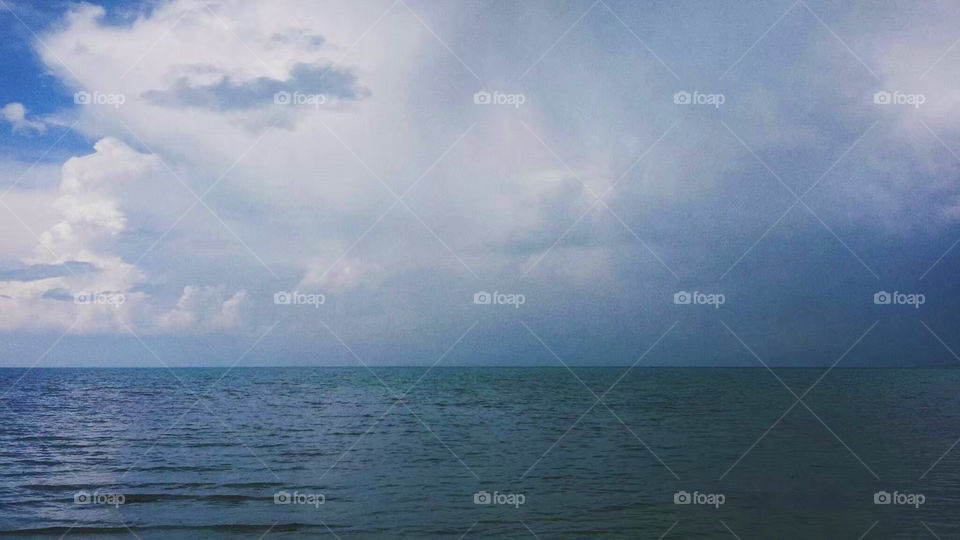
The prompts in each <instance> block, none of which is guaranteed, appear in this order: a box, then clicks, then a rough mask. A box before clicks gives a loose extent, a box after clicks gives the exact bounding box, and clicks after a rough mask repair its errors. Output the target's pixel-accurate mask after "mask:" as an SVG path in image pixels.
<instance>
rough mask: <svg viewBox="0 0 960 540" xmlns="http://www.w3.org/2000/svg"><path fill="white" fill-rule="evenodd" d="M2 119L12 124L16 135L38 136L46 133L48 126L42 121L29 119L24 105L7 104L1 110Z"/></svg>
mask: <svg viewBox="0 0 960 540" xmlns="http://www.w3.org/2000/svg"><path fill="white" fill-rule="evenodd" d="M0 118H3V120H4V121H5V122H7V123H8V124H10V129H11V130H12V131H13V132H14V133H23V134H37V133H45V132H46V131H47V126H46V124H45V123H44V122H42V121H40V120H35V119H34V120H31V119H29V118H27V108H26V107H24V106H23V104H22V103H16V102H13V103H7V104H6V105H4V106H3V108H0Z"/></svg>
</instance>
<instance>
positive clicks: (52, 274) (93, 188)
mask: <svg viewBox="0 0 960 540" xmlns="http://www.w3.org/2000/svg"><path fill="white" fill-rule="evenodd" d="M160 172H161V165H160V162H159V160H158V159H157V157H156V156H154V155H151V154H145V153H140V152H137V151H136V150H134V149H132V148H130V147H129V146H127V145H126V144H125V143H123V142H121V141H119V140H117V139H113V138H106V139H102V140H100V141H98V142H97V143H96V144H94V153H92V154H89V155H86V156H81V157H74V158H71V159H70V160H68V161H67V162H66V163H65V164H64V165H63V167H62V173H61V181H60V185H59V186H58V189H57V195H56V197H55V198H54V199H53V203H52V206H53V207H54V208H55V209H56V210H57V212H58V213H59V216H60V218H59V221H57V222H56V223H54V224H53V225H52V226H50V227H49V228H48V229H47V230H45V231H43V232H42V233H40V235H39V245H38V246H37V247H36V248H35V249H34V251H33V253H32V254H31V255H29V256H26V257H24V258H22V259H21V260H18V261H14V262H13V263H12V264H8V265H7V266H8V268H7V269H5V270H3V271H2V272H0V302H2V303H3V306H2V309H0V312H2V314H0V329H4V330H14V329H32V330H43V329H55V330H61V331H64V330H67V329H72V331H74V332H80V333H101V332H126V331H127V330H128V329H131V328H132V329H135V330H136V331H139V332H143V333H158V332H159V333H164V332H194V331H198V330H207V331H220V330H227V329H230V328H233V327H235V326H236V325H237V324H239V321H240V310H241V308H242V304H243V300H244V299H245V298H246V293H245V292H243V291H240V292H237V293H235V294H233V295H232V296H230V297H229V298H227V299H226V300H221V301H219V302H215V298H214V296H213V293H214V292H216V293H221V292H222V290H221V289H220V288H209V287H195V286H187V287H186V288H185V289H184V293H183V295H182V296H181V297H180V299H179V300H177V302H176V305H175V307H174V308H173V309H169V310H167V309H166V308H165V307H164V303H165V302H164V300H163V298H162V297H161V298H156V297H154V296H152V295H150V294H148V293H146V292H143V290H141V289H142V286H143V285H145V284H147V283H148V276H147V274H146V272H145V271H144V270H143V269H142V268H140V267H138V266H136V265H135V264H131V263H129V262H127V261H125V260H124V259H123V258H122V257H121V256H120V255H119V254H118V243H117V241H118V239H119V238H120V237H121V235H123V234H127V233H129V232H131V231H130V228H131V226H133V227H140V226H142V225H143V224H145V223H150V222H151V221H152V220H154V219H157V218H156V217H150V216H149V215H147V214H149V213H151V212H153V213H157V212H159V213H160V214H161V215H163V214H167V217H166V219H169V214H171V212H170V211H169V210H170V208H169V207H167V208H164V205H163V204H162V203H161V204H151V203H152V202H153V201H157V202H159V201H164V199H162V198H161V197H159V196H158V193H164V192H167V191H168V190H169V187H171V186H170V185H169V181H168V182H166V184H167V185H166V186H164V185H163V184H162V183H161V182H160V179H161V178H162V176H161V175H160V174H159V173H160ZM164 202H166V203H167V204H169V203H170V200H166V201H164ZM130 209H133V210H137V211H138V212H137V213H136V214H134V216H135V217H134V219H132V220H131V219H128V216H127V210H130ZM65 300H71V301H70V302H66V301H65Z"/></svg>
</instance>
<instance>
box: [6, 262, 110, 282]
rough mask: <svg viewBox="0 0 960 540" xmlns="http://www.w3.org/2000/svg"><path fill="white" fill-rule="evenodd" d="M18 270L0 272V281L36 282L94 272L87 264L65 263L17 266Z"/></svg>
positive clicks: (90, 265) (94, 268)
mask: <svg viewBox="0 0 960 540" xmlns="http://www.w3.org/2000/svg"><path fill="white" fill-rule="evenodd" d="M17 266H19V268H12V269H5V270H0V281H36V280H38V279H48V278H52V277H63V276H67V275H71V274H82V273H85V272H92V271H94V270H96V266H94V265H93V264H91V263H88V262H80V261H66V262H64V263H63V264H33V265H30V266H26V265H23V264H18V265H17Z"/></svg>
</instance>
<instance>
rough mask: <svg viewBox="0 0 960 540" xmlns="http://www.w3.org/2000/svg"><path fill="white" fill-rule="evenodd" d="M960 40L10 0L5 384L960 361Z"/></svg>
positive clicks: (0, 269)
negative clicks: (95, 369) (90, 374)
mask: <svg viewBox="0 0 960 540" xmlns="http://www.w3.org/2000/svg"><path fill="white" fill-rule="evenodd" d="M958 17H960V15H958V14H957V13H956V10H955V9H953V7H952V6H951V4H950V3H949V2H927V3H924V4H923V5H921V6H917V5H916V4H915V3H913V2H887V3H885V4H884V5H883V6H882V7H877V6H875V5H873V4H872V3H867V2H853V3H850V2H829V1H817V0H809V1H799V2H715V3H709V4H706V5H705V4H704V3H702V2H682V1H681V2H676V1H671V2H617V1H610V0H603V1H597V2H590V1H588V2H564V3H560V4H557V3H554V2H524V3H513V2H459V3H445V2H417V1H413V0H410V1H406V0H405V1H399V0H398V1H396V2H369V3H363V4H357V3H355V2H343V3H340V2H324V3H320V4H317V3H312V2H294V1H290V2H276V3H269V4H259V3H246V2H229V1H222V2H209V1H200V0H176V1H170V2H145V3H136V2H106V3H93V4H76V3H69V2H50V3H45V4H44V5H43V6H42V7H37V6H35V5H33V4H32V3H26V2H16V1H11V0H4V3H3V5H0V29H2V31H3V33H4V35H5V36H8V37H7V39H5V40H3V43H2V44H0V47H2V51H0V52H2V54H0V73H2V77H0V107H2V115H0V188H2V190H3V191H2V192H0V193H3V195H2V198H0V201H2V202H3V205H0V227H2V228H3V230H4V231H5V232H7V234H4V235H3V237H4V238H3V239H2V240H0V336H2V339H0V365H9V366H24V365H25V366H30V365H35V364H36V365H38V366H58V365H78V366H80V365H82V366H88V365H96V366H101V365H122V366H147V365H150V366H155V365H163V364H168V365H230V364H233V363H234V362H239V363H241V364H256V365H301V364H309V365H325V364H346V365H356V364H357V363H358V362H360V361H363V362H366V363H369V364H375V365H388V364H401V365H406V364H426V365H429V364H432V363H433V362H434V361H437V360H438V359H440V358H442V360H441V362H442V364H443V365H457V364H459V365H463V364H469V365H478V364H510V365H530V364H537V365H560V361H563V362H566V363H570V364H590V365H610V364H627V365H628V364H631V363H633V362H635V361H637V360H638V359H639V358H641V357H642V360H640V361H641V362H642V363H643V364H648V365H737V366H740V365H743V366H747V365H749V366H758V365H760V363H761V361H762V362H765V363H769V364H771V365H831V364H833V363H834V362H835V361H837V360H838V359H840V360H841V363H840V364H839V365H867V366H886V365H904V366H915V365H951V364H954V363H956V362H960V358H957V357H956V356H955V355H954V354H953V353H952V351H951V350H953V351H956V350H960V342H958V341H957V340H956V339H955V336H953V335H952V334H951V332H950V329H951V328H955V327H956V323H957V322H958V317H957V309H956V307H955V306H956V302H957V301H958V300H960V291H958V289H957V286H956V284H955V283H956V280H955V279H954V276H955V274H956V268H957V263H958V257H960V248H957V249H954V245H955V242H956V241H957V239H958V238H960V226H958V220H960V198H958V193H957V188H958V172H960V132H958V130H957V127H956V126H957V125H958V123H957V119H958V116H960V91H958V90H957V89H956V85H955V81H956V80H957V74H958V70H960V46H958V38H960V32H958V31H957V30H956V28H957V27H958V25H957V22H958V20H957V19H958ZM878 92H879V94H878ZM485 93H488V94H485ZM687 94H689V98H690V101H691V103H686V102H685V100H686V95H687ZM487 96H489V102H487V100H488V97H487ZM887 98H889V103H888V102H887ZM294 291H296V292H297V293H299V295H296V296H294V297H292V298H293V300H292V301H291V302H290V303H289V304H288V303H284V301H283V298H284V295H283V293H284V292H291V293H292V292H294ZM484 291H485V292H490V293H493V292H498V293H501V294H500V295H496V296H492V297H491V298H492V300H491V303H489V304H486V303H475V295H476V294H477V293H481V292H484ZM683 291H686V292H689V293H694V292H698V293H701V294H698V295H691V296H690V298H691V299H692V300H691V302H690V303H684V302H683V299H684V298H685V296H684V295H683V294H680V296H679V297H676V298H675V295H676V294H677V293H682V292H683ZM883 291H886V292H889V293H894V292H897V293H900V294H898V295H892V294H891V301H890V303H884V298H885V297H884V295H883V294H881V295H880V296H879V297H877V299H875V295H876V294H877V293H882V292H883ZM278 295H279V296H278ZM511 295H512V296H511ZM516 295H522V298H523V303H522V304H520V305H517V302H516V299H517V298H518V297H517V296H516ZM718 295H722V296H718ZM917 295H922V296H917ZM484 298H485V296H484V295H482V294H481V295H480V296H479V297H478V299H479V301H481V302H482V301H483V299H484ZM511 298H512V299H513V301H512V302H513V303H509V302H511V301H510V300H509V299H511ZM719 298H722V300H718V299H719ZM918 298H919V299H920V300H917V299H918ZM320 299H322V301H323V302H322V303H320ZM678 302H679V303H678ZM702 302H712V303H702ZM719 302H722V304H720V305H719V307H717V305H716V304H717V303H719ZM877 302H879V303H877ZM919 302H922V304H919ZM918 304H919V305H918ZM652 345H653V348H651V346H652ZM853 345H855V347H853V348H851V346H853ZM648 349H649V352H647V353H646V354H644V353H645V352H646V351H648ZM848 349H850V351H849V352H847V351H848ZM845 353H846V354H845Z"/></svg>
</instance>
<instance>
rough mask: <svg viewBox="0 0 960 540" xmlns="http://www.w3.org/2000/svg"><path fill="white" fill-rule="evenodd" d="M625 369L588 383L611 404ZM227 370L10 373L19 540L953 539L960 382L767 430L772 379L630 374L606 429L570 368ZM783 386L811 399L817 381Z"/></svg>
mask: <svg viewBox="0 0 960 540" xmlns="http://www.w3.org/2000/svg"><path fill="white" fill-rule="evenodd" d="M625 369H626V368H575V372H576V374H577V375H578V376H579V377H580V378H581V379H582V381H583V383H584V384H585V385H586V387H589V388H590V389H592V390H593V392H595V393H596V395H598V396H599V395H603V394H604V392H605V391H606V390H607V389H608V388H609V387H610V386H611V385H613V383H614V382H615V381H616V380H617V379H618V378H620V377H621V376H622V375H623V373H624V370H625ZM224 371H225V369H224V368H217V369H214V368H211V369H178V370H174V371H173V372H171V371H169V370H166V369H134V370H119V369H118V370H111V369H89V370H88V369H37V370H33V371H29V372H26V370H24V369H2V370H0V389H2V390H3V391H6V390H7V389H8V388H11V385H14V382H15V381H17V380H18V379H19V378H20V377H21V376H23V378H22V379H21V380H19V382H17V383H16V384H15V385H14V386H13V387H12V390H10V391H9V392H8V393H7V394H6V395H5V396H4V397H3V399H2V404H3V405H5V406H3V407H0V530H2V531H4V533H5V534H3V536H13V537H21V538H31V537H36V538H60V537H61V536H62V535H64V533H66V538H108V537H116V538H120V537H128V538H132V536H130V535H131V532H133V533H134V534H135V535H136V536H137V537H139V538H142V539H150V538H251V539H258V538H261V537H263V535H264V534H265V533H266V536H265V538H268V539H269V538H275V539H284V538H308V537H310V538H312V537H324V536H326V537H330V538H334V536H333V535H336V536H337V537H340V538H343V539H350V538H356V539H364V538H460V537H461V536H462V535H464V534H465V533H466V536H465V538H494V537H496V538H534V536H533V535H534V534H535V535H536V536H537V537H539V538H544V539H546V538H658V537H660V536H661V535H663V534H664V533H667V532H668V531H669V533H668V534H667V536H666V538H724V537H726V538H734V535H736V536H738V537H740V538H743V539H747V538H852V539H856V538H859V537H861V535H863V534H864V533H865V532H867V531H868V530H869V531H870V532H869V534H868V535H867V536H866V538H901V537H902V538H924V537H929V538H933V536H932V535H931V533H930V532H928V531H927V527H929V529H930V530H931V531H933V532H934V533H935V534H936V535H938V536H939V537H941V538H947V537H951V536H956V535H958V534H960V512H958V509H960V445H957V448H955V449H954V451H953V452H950V453H948V454H946V456H945V457H943V458H942V460H940V461H939V463H938V464H937V465H936V466H935V467H933V468H932V469H931V466H932V465H933V464H934V463H935V462H937V460H938V459H939V458H940V457H941V456H942V455H943V454H944V452H946V451H947V449H948V448H950V447H951V445H953V444H954V443H955V441H957V439H958V438H960V415H958V411H960V393H958V392H957V388H958V387H960V386H958V384H960V371H958V370H948V369H940V370H936V369H932V370H921V369H908V370H895V369H836V370H833V371H831V372H830V373H829V374H828V375H827V376H826V377H825V378H824V379H823V380H822V381H821V382H820V383H819V384H818V385H817V386H816V387H815V388H814V389H813V390H811V391H810V393H809V394H807V395H806V396H805V397H804V402H805V403H806V406H805V405H804V404H797V405H795V406H794V407H793V408H792V409H791V410H790V412H789V413H788V414H786V416H783V418H782V420H780V422H779V423H778V424H777V425H776V426H775V427H773V428H772V429H769V428H770V426H771V425H772V424H773V423H774V422H775V421H776V420H777V419H778V418H780V417H781V415H783V413H784V412H785V411H787V410H788V409H789V408H790V407H791V406H792V405H794V403H795V401H796V398H795V397H794V396H792V395H791V394H790V393H789V392H788V390H787V389H786V388H784V386H782V385H781V384H780V383H779V382H778V381H777V379H776V378H775V377H774V376H773V375H772V374H771V373H769V372H768V371H766V370H763V369H704V368H691V369H672V368H638V369H635V370H633V371H631V372H629V373H628V374H627V375H626V376H624V377H623V378H622V379H621V380H620V382H619V383H617V384H616V386H614V387H613V389H612V390H610V391H609V393H607V394H606V395H604V396H603V404H597V405H596V406H595V407H593V408H592V409H591V406H592V405H593V404H594V403H595V402H596V398H595V397H594V395H593V394H591V392H590V390H588V389H587V388H586V387H585V386H584V384H581V383H580V382H579V381H578V380H577V379H576V378H575V377H574V375H573V374H571V373H570V372H569V371H567V370H566V369H564V368H556V369H553V368H442V367H441V368H436V369H434V370H432V371H430V372H429V373H427V374H426V375H425V376H423V375H424V372H425V368H375V372H376V374H377V375H378V376H379V378H380V380H378V379H377V378H376V377H374V376H373V375H372V374H371V373H370V372H368V371H366V370H365V369H362V368H358V369H352V368H237V369H234V370H232V371H230V372H229V373H227V374H226V375H225V376H224ZM776 373H777V375H779V376H780V378H782V380H783V381H784V382H785V383H786V384H787V385H788V386H790V388H792V389H793V390H794V392H796V394H797V395H801V394H803V392H804V391H805V390H807V388H808V387H810V385H812V384H813V383H814V382H815V381H816V380H817V379H818V378H819V377H820V375H821V374H822V373H823V370H821V369H778V370H777V371H776ZM222 376H223V378H222V379H221V377H222ZM421 376H423V378H422V379H421V380H419V382H417V381H418V379H420V377H421ZM381 380H382V383H381ZM384 384H385V385H386V386H387V387H389V390H388V389H387V388H385V387H384ZM414 385H415V386H414ZM411 386H413V389H412V390H410V391H409V393H408V394H407V395H406V396H405V397H404V400H403V402H398V401H396V399H395V398H394V396H395V395H399V394H402V393H403V392H404V391H406V390H407V389H408V388H410V387H411ZM604 404H605V405H604ZM807 406H809V408H810V409H811V410H812V411H813V413H815V414H816V416H814V414H813V413H811V412H810V410H808V409H807ZM607 407H609V409H608V408H607ZM588 410H589V412H587V411H588ZM611 410H612V411H613V412H611ZM817 417H819V420H818V418H817ZM578 420H579V422H578ZM821 420H822V422H823V423H821ZM621 421H622V423H621ZM575 422H576V427H574V428H572V429H570V428H571V426H572V425H573V424H574V423H575ZM824 424H826V427H825V426H824ZM768 429H769V432H767V430H768ZM831 431H832V433H831ZM631 432H632V433H631ZM765 432H767V434H766V435H765V436H764V437H763V438H762V439H761V440H760V441H759V442H757V440H758V438H760V437H761V436H762V435H764V433H765ZM564 434H565V435H564ZM561 436H562V439H561V440H560V442H559V443H557V440H558V438H561ZM641 441H642V442H641ZM841 441H842V442H841ZM555 443H556V444H555ZM755 443H756V444H755ZM754 444H755V446H754ZM645 446H646V447H649V450H648V449H647V448H645ZM751 446H753V448H752V449H751V450H750V451H749V452H747V450H748V449H750V448H751ZM745 452H746V455H744V453H745ZM654 454H655V455H654ZM741 456H743V457H742V459H741ZM661 460H662V463H661ZM738 460H739V462H738ZM861 460H862V463H861ZM928 470H929V471H928ZM925 473H926V474H925ZM874 474H875V475H876V476H878V477H879V479H877V478H875V477H874ZM674 475H675V476H674ZM721 477H722V478H721ZM921 477H923V478H922V479H921ZM680 490H684V491H687V492H689V493H691V494H692V493H694V492H697V493H698V494H699V495H700V496H701V497H702V496H705V495H708V494H717V495H722V496H723V499H724V500H723V504H722V505H719V507H717V506H715V505H714V506H710V505H702V504H690V505H682V504H674V494H675V493H676V492H678V491H680ZM880 490H885V491H887V492H890V493H893V492H894V491H897V492H898V493H899V494H900V495H901V497H902V496H904V495H906V494H921V495H923V497H924V502H923V504H922V505H920V506H919V508H917V507H915V506H910V505H904V504H892V505H877V504H874V500H873V499H874V493H875V492H877V491H880ZM81 491H86V492H89V493H90V494H92V495H96V496H98V499H99V502H97V503H91V504H78V503H76V502H75V500H74V498H75V496H76V494H77V493H78V492H81ZM478 491H487V492H489V493H491V494H493V493H494V492H498V494H499V495H501V497H500V498H501V500H504V497H503V496H502V495H504V494H511V495H515V494H519V495H522V497H523V504H522V505H519V506H517V505H516V504H513V505H507V504H489V505H486V504H475V503H474V497H475V493H477V492H478ZM284 492H286V493H290V494H291V497H292V496H293V493H294V492H296V493H297V494H298V495H299V500H300V501H301V502H306V501H307V496H312V497H314V498H312V499H309V501H311V502H313V503H315V504H276V503H275V497H276V496H280V497H282V496H283V493H284ZM113 494H118V495H122V497H123V504H114V505H109V504H102V503H103V502H106V501H112V502H114V503H117V502H118V500H119V499H118V498H116V497H115V496H114V495H113ZM277 494H280V495H277ZM321 494H322V497H323V499H322V500H323V503H322V504H316V503H318V502H319V501H320V500H321V498H320V495H321ZM112 496H113V497H114V498H113V499H110V497H112ZM510 500H511V501H512V502H513V503H516V502H517V501H518V500H520V499H519V498H518V497H513V498H511V499H510ZM712 500H713V501H714V502H716V501H717V499H716V498H713V499H712ZM871 526H872V527H873V528H872V529H871Z"/></svg>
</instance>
